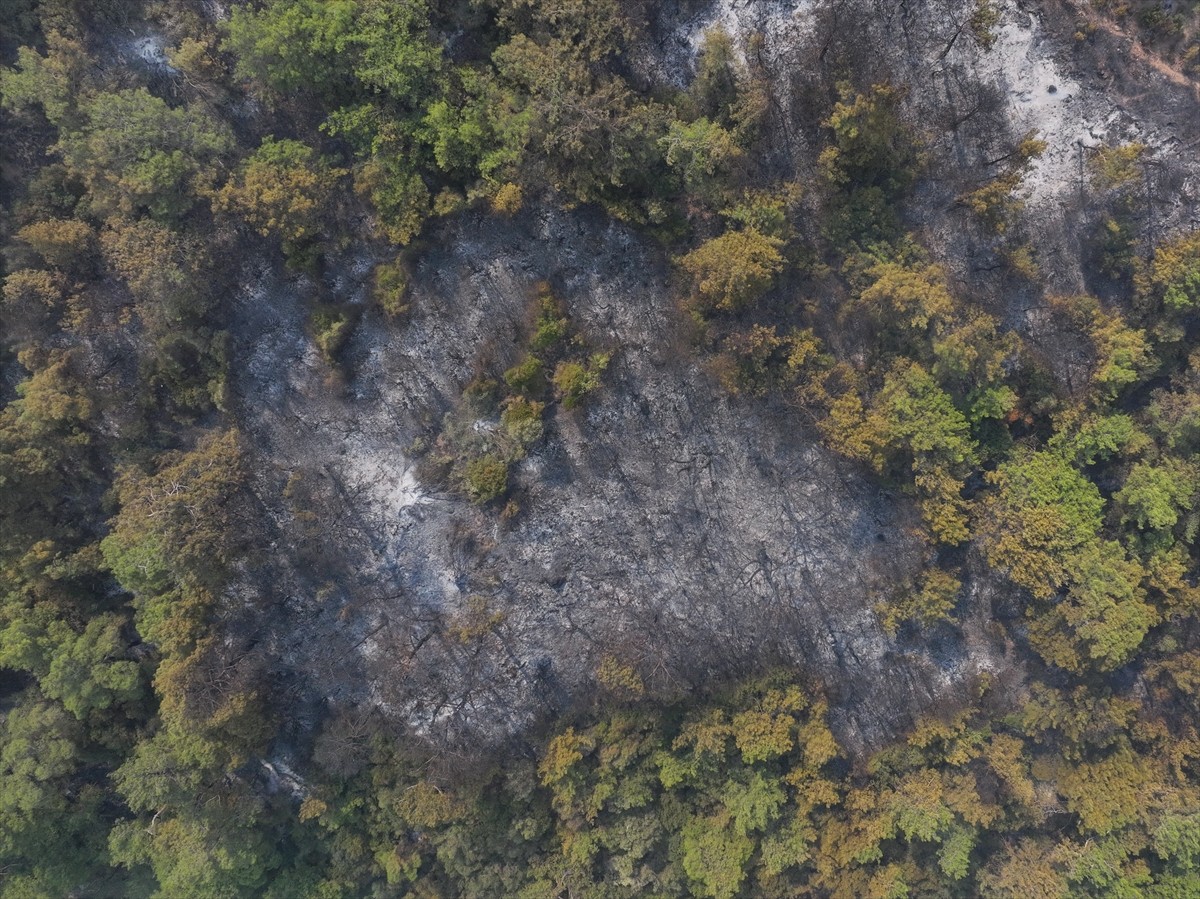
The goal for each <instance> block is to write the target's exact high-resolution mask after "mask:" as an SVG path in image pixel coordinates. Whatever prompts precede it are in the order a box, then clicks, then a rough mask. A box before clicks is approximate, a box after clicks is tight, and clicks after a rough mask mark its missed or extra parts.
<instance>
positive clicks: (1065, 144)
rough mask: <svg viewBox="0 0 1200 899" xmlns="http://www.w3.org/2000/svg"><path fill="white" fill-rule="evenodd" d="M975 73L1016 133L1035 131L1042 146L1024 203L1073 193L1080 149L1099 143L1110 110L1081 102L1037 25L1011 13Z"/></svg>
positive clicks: (1082, 98)
mask: <svg viewBox="0 0 1200 899" xmlns="http://www.w3.org/2000/svg"><path fill="white" fill-rule="evenodd" d="M979 67H980V69H981V74H983V75H984V77H985V78H987V77H990V78H991V79H992V80H994V81H996V82H998V84H999V86H1000V87H1001V89H1002V90H1004V91H1005V93H1006V94H1007V96H1008V102H1009V109H1010V114H1011V117H1012V121H1013V122H1014V124H1015V126H1016V129H1017V130H1022V131H1036V132H1037V134H1038V137H1039V138H1040V139H1041V140H1043V141H1045V142H1046V152H1045V153H1044V154H1042V157H1041V158H1040V159H1038V160H1037V161H1036V163H1035V164H1034V166H1033V169H1032V171H1031V172H1030V173H1029V175H1028V176H1027V177H1026V180H1025V186H1026V190H1027V191H1028V196H1029V198H1030V199H1031V200H1033V201H1035V202H1037V201H1044V200H1050V199H1053V198H1055V197H1057V196H1061V195H1062V194H1064V193H1065V192H1067V191H1069V190H1071V189H1076V190H1078V187H1079V178H1080V163H1081V159H1082V153H1083V149H1082V148H1087V147H1096V146H1099V145H1100V144H1101V143H1102V142H1103V140H1104V135H1105V133H1106V131H1107V129H1108V127H1109V125H1110V124H1111V120H1112V116H1113V115H1114V114H1115V110H1112V109H1111V108H1105V107H1104V105H1103V104H1099V106H1098V104H1097V103H1095V102H1093V100H1092V99H1091V98H1085V95H1084V92H1083V90H1082V88H1081V86H1080V84H1079V82H1078V81H1076V80H1075V79H1074V78H1072V77H1071V76H1070V75H1069V74H1067V73H1066V72H1065V71H1063V69H1062V67H1061V66H1060V65H1059V63H1058V62H1057V61H1056V60H1055V59H1054V57H1053V56H1052V55H1051V52H1050V48H1049V47H1048V46H1047V42H1046V39H1045V36H1044V35H1043V34H1042V31H1041V28H1040V27H1039V25H1038V23H1037V21H1036V19H1034V17H1032V16H1029V15H1026V14H1025V13H1022V12H1020V11H1016V10H1015V9H1014V10H1009V11H1008V12H1007V13H1006V21H1004V23H1003V24H1002V25H1001V26H1000V28H999V29H997V33H996V45H995V46H994V47H993V48H992V49H991V50H990V51H988V52H986V53H984V54H983V56H982V57H981V59H980V63H979Z"/></svg>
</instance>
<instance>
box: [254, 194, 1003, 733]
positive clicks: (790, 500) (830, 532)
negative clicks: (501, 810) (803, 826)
mask: <svg viewBox="0 0 1200 899" xmlns="http://www.w3.org/2000/svg"><path fill="white" fill-rule="evenodd" d="M435 243H436V248H435V249H432V250H430V251H429V252H427V253H426V254H425V255H424V257H423V258H422V260H421V262H420V264H419V266H418V269H417V284H416V287H415V290H414V310H413V311H412V312H411V313H410V315H411V317H410V318H409V319H408V320H407V321H401V322H398V323H392V322H389V321H388V320H386V319H384V318H383V317H381V316H379V315H378V314H377V313H375V312H373V311H369V310H368V311H366V312H365V314H364V316H363V318H362V320H361V322H360V324H359V327H358V329H357V332H356V336H355V337H354V339H353V343H352V345H351V346H350V347H349V348H348V349H347V352H346V356H347V358H346V370H347V371H346V376H345V379H344V381H341V380H338V379H335V378H331V375H330V369H329V367H328V366H327V365H326V364H325V363H324V362H323V361H322V360H321V359H320V358H319V357H318V355H317V354H316V352H315V351H314V350H313V349H312V348H311V345H310V344H309V342H308V340H307V338H306V336H305V334H304V330H303V322H304V313H305V308H306V303H307V302H309V301H310V300H311V299H312V296H313V295H314V294H315V293H317V292H318V289H319V287H318V285H315V284H309V283H306V282H305V281H304V280H300V281H290V282H289V281H287V280H282V279H279V278H277V277H276V276H274V275H272V274H269V273H266V274H263V273H259V274H256V275H254V276H253V277H251V279H250V280H249V282H248V285H247V290H246V291H245V292H244V293H243V295H242V296H241V297H239V299H238V312H239V316H240V317H241V319H242V323H243V324H242V327H240V328H239V329H238V330H239V334H240V337H239V340H238V349H237V351H238V355H239V356H240V357H241V358H242V359H243V360H244V364H242V365H239V366H238V368H239V369H240V371H241V372H242V375H241V381H240V383H239V384H238V385H237V389H236V392H237V394H238V396H239V404H240V410H239V412H240V416H241V418H242V420H243V422H244V429H245V431H246V433H247V435H248V436H249V438H250V440H251V442H252V443H253V446H254V448H255V451H256V453H257V455H258V457H259V460H260V462H259V465H258V466H257V470H258V479H257V492H258V495H259V497H260V498H261V500H262V502H263V504H264V506H265V507H266V509H268V510H269V512H270V516H271V518H272V520H273V521H274V523H275V526H276V527H277V529H278V536H277V538H276V540H275V542H274V544H273V552H272V554H271V558H270V560H269V562H268V564H267V565H266V566H265V567H264V568H263V569H262V570H260V571H255V572H248V573H247V578H248V580H249V581H250V582H251V583H252V584H253V585H254V586H255V588H256V589H258V590H259V591H262V590H269V591H272V592H273V594H274V596H275V597H276V600H275V604H274V608H273V609H272V611H271V613H270V622H269V623H266V624H264V627H265V628H266V629H267V631H268V632H269V640H270V641H271V643H272V646H273V650H274V652H275V653H277V654H278V655H279V656H280V657H281V658H282V659H283V660H284V661H285V662H286V663H287V665H288V667H289V668H290V669H291V670H293V671H294V672H296V675H297V677H298V678H299V679H300V680H301V681H303V682H304V689H306V690H310V691H312V692H313V694H314V695H322V696H331V697H334V698H338V699H342V700H347V701H369V702H376V703H379V704H381V705H382V707H384V708H385V709H388V710H391V711H393V712H395V713H396V714H398V715H401V716H403V717H404V718H406V719H407V720H409V721H410V722H413V723H415V724H416V725H417V726H418V727H422V728H427V729H430V730H432V731H435V732H446V733H450V734H463V733H467V732H469V733H473V734H477V733H479V732H482V733H484V734H487V735H489V736H500V735H503V734H507V733H511V732H515V731H516V730H518V729H519V728H521V727H522V726H524V725H527V724H528V723H529V722H530V721H531V720H533V719H534V718H536V717H537V716H538V715H540V714H542V713H544V712H546V711H550V710H554V709H559V708H562V707H563V706H565V705H566V704H567V703H569V702H571V701H572V700H573V698H574V696H575V695H576V694H577V693H578V691H580V690H581V688H584V687H585V686H587V685H589V684H590V683H591V681H592V678H593V676H594V672H595V671H596V669H597V667H598V666H599V664H600V663H601V661H602V659H603V658H604V657H605V656H606V655H609V654H611V655H614V656H616V657H617V658H619V659H620V660H622V661H623V662H625V663H627V664H633V665H634V666H635V667H636V668H637V669H638V670H639V671H640V672H642V673H643V675H644V676H645V677H646V678H647V680H648V682H649V683H650V685H651V686H652V687H653V688H655V689H662V690H667V691H670V690H676V689H682V688H691V687H697V686H702V685H703V684H704V683H705V682H706V681H707V680H708V679H709V678H712V677H716V676H718V674H723V673H727V672H729V671H736V670H745V669H748V668H752V667H754V666H755V665H758V664H762V663H763V662H765V661H769V660H771V659H772V658H775V659H787V660H790V661H792V662H795V663H797V664H799V665H801V666H803V667H805V668H806V669H808V670H810V671H811V672H812V673H813V674H814V675H815V676H818V677H820V678H821V679H822V680H823V681H824V682H825V683H826V685H827V687H828V689H829V690H830V691H831V693H832V695H833V697H834V699H835V700H836V701H838V703H839V705H838V709H839V713H840V720H841V723H842V727H843V729H844V731H845V732H846V733H847V735H848V736H849V737H850V738H852V739H854V738H857V739H858V740H860V741H872V740H875V739H879V738H880V737H881V736H883V735H884V734H886V733H889V732H891V731H892V730H893V729H894V728H895V727H897V726H899V725H900V724H902V723H903V722H904V721H906V720H908V718H909V717H910V716H912V715H913V714H916V713H918V712H919V711H920V710H921V709H922V707H924V706H926V705H928V704H929V703H931V702H933V701H934V700H935V699H936V698H937V697H938V696H939V695H940V694H941V693H942V692H944V691H945V690H946V688H947V687H948V686H950V685H953V684H956V683H960V682H961V681H963V680H964V679H966V678H968V677H970V676H972V675H974V674H975V673H976V672H978V671H979V670H980V669H981V668H987V667H991V666H993V665H994V664H995V659H994V658H993V656H994V654H995V650H994V648H992V647H990V646H985V645H984V643H983V641H981V640H976V641H975V643H976V644H977V645H975V647H974V650H973V651H968V649H967V646H966V642H965V640H964V638H962V637H960V636H954V635H949V634H948V635H947V639H946V640H945V641H943V645H940V646H939V647H938V651H937V652H936V653H935V652H932V651H930V650H927V649H925V650H921V649H915V648H913V647H901V646H899V645H897V644H896V643H895V642H894V641H893V640H890V639H889V638H887V637H886V636H885V635H884V634H883V633H882V631H881V629H880V627H879V625H878V623H877V622H876V620H875V616H874V613H873V612H872V605H873V603H874V602H875V601H877V600H878V599H879V598H881V596H882V594H881V593H880V592H879V591H880V590H882V589H883V588H884V586H885V585H886V584H895V583H897V582H898V581H900V580H902V579H903V578H904V576H905V575H906V574H908V573H911V572H912V571H914V570H915V568H916V566H917V564H918V563H919V561H920V560H919V557H918V553H919V549H918V547H917V546H916V545H914V544H912V543H911V542H910V541H908V540H907V539H906V538H905V536H904V534H905V522H904V521H903V520H902V519H900V518H898V516H897V512H896V510H897V509H902V508H903V506H902V505H900V504H898V503H896V502H895V501H894V498H889V497H888V496H886V495H884V494H882V493H881V492H880V491H879V490H878V489H877V488H876V487H875V486H873V485H871V484H870V483H868V482H867V481H866V480H865V479H864V478H863V477H861V476H859V475H857V474H854V473H852V472H849V471H848V470H847V468H846V466H844V465H842V464H840V463H839V462H837V461H836V460H835V459H834V458H832V457H831V455H830V454H829V453H828V452H827V451H825V450H824V449H823V448H821V447H820V445H819V444H818V443H817V441H816V438H815V436H814V435H813V434H812V433H810V432H808V431H807V430H806V429H805V426H804V422H803V420H802V418H801V417H800V415H799V414H798V413H796V412H795V411H792V410H788V409H782V408H766V407H763V406H761V405H759V404H756V403H753V402H745V403H742V402H732V401H731V400H730V399H729V398H727V397H726V396H725V395H724V393H723V391H722V390H721V388H720V387H719V385H718V384H717V383H716V382H715V381H714V379H713V378H712V377H711V376H710V375H709V374H708V373H707V372H705V371H703V370H701V369H700V368H698V367H697V364H696V362H695V360H694V359H693V358H692V354H691V353H690V352H689V350H688V348H687V346H686V345H683V344H681V341H680V340H679V337H678V334H679V332H680V331H681V329H682V328H683V324H684V322H683V319H682V317H681V315H680V313H679V312H678V311H677V310H676V308H675V305H674V302H673V300H672V298H671V295H670V291H669V289H668V284H667V280H666V274H667V273H666V271H665V269H664V263H663V261H662V259H661V258H659V256H658V255H657V254H656V252H654V251H653V250H652V249H651V248H650V247H649V246H648V245H647V244H646V243H644V242H643V241H642V240H641V239H639V238H638V237H636V236H635V235H634V234H633V233H631V232H630V231H628V230H627V229H625V228H623V227H619V226H617V225H614V224H611V223H609V222H606V221H604V220H603V219H602V218H601V217H600V216H599V215H595V214H587V213H573V214H568V213H557V212H542V213H531V214H528V215H526V216H524V217H523V218H521V219H520V220H518V221H517V222H515V223H502V222H497V221H495V220H493V219H486V218H475V217H472V218H467V219H464V220H461V221H458V222H455V223H453V224H451V225H449V226H447V227H446V228H444V229H443V231H442V232H441V233H440V234H438V235H437V236H436V238H435ZM360 271H365V266H364V267H363V269H362V270H360ZM540 279H547V280H549V281H550V282H551V284H552V285H553V286H554V287H555V289H556V292H557V293H558V295H559V296H560V297H561V298H562V299H563V300H564V301H565V303H566V305H567V308H568V311H569V314H570V316H571V317H572V320H573V323H574V324H575V326H576V327H577V328H579V329H580V330H581V332H582V333H583V334H584V335H585V336H586V337H587V339H588V341H589V342H590V343H591V344H592V345H593V346H596V347H604V348H608V349H611V350H612V351H614V358H613V363H612V364H611V366H610V368H609V370H608V371H607V372H606V373H605V383H604V387H603V389H602V390H601V391H600V392H599V393H598V394H597V395H596V396H595V397H594V398H593V399H592V400H591V401H590V402H589V403H588V404H587V405H586V406H585V407H584V408H581V409H577V410H574V411H567V410H565V409H562V408H557V409H555V410H554V411H553V412H552V414H551V415H550V417H549V420H548V428H547V436H546V437H545V438H544V439H543V441H542V442H541V443H540V444H538V445H537V446H536V447H535V448H534V450H533V451H532V452H531V454H530V455H529V457H528V458H527V459H526V460H525V461H524V462H523V463H522V464H521V466H520V467H519V468H518V470H517V477H516V480H517V491H516V495H517V497H518V500H519V502H520V505H521V511H520V513H519V514H518V515H517V516H516V517H515V518H514V519H512V520H510V521H504V520H502V519H501V518H500V517H499V516H498V515H497V513H496V511H494V510H480V509H478V508H476V507H475V506H473V505H472V504H471V503H470V502H469V501H467V500H466V499H465V498H463V497H461V496H459V495H457V494H452V493H448V492H440V491H438V490H436V489H432V488H430V487H425V486H422V485H421V484H420V483H419V482H418V481H417V479H416V477H415V464H416V462H415V459H414V458H413V454H412V453H411V447H412V446H413V444H414V441H416V440H418V439H421V438H423V439H429V437H430V435H431V434H432V433H433V431H434V430H436V424H437V422H438V421H439V419H440V417H441V415H442V414H443V413H444V412H445V411H447V410H448V409H449V408H451V406H452V405H453V404H454V403H455V402H456V400H457V397H458V396H459V394H460V392H461V390H462V387H463V385H464V384H465V383H467V382H468V381H469V380H470V379H471V378H472V377H473V376H475V375H477V374H480V373H488V372H490V373H492V374H497V373H498V372H499V371H502V370H503V368H504V367H506V366H507V365H510V364H512V362H514V361H515V360H516V356H517V354H518V352H519V351H520V349H521V347H522V345H523V337H524V335H525V332H526V329H527V326H528V310H529V305H530V299H531V296H532V285H533V283H534V282H536V281H537V280H540ZM337 287H340V288H341V289H342V290H344V291H347V292H349V293H350V294H351V296H350V297H348V298H349V299H351V301H353V294H354V292H355V291H361V289H362V288H361V285H357V284H356V283H355V282H354V279H353V278H348V279H346V280H345V282H344V283H342V284H340V285H337V286H335V287H334V288H333V289H334V290H335V292H336V290H337ZM480 426H481V427H482V426H486V423H480ZM280 613H285V614H280ZM977 623H978V622H977ZM477 625H482V626H478V627H476V626H477ZM298 686H299V684H298Z"/></svg>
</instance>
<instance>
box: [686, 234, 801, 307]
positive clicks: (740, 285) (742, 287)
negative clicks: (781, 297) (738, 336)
mask: <svg viewBox="0 0 1200 899" xmlns="http://www.w3.org/2000/svg"><path fill="white" fill-rule="evenodd" d="M679 264H680V266H681V267H682V268H683V270H684V271H685V272H686V273H687V274H688V276H689V277H690V279H691V282H692V287H693V293H692V297H691V303H692V305H693V307H694V308H695V309H696V310H697V311H699V312H701V313H711V312H715V311H718V310H719V311H725V312H731V311H736V310H738V309H741V308H742V307H744V306H747V305H749V304H750V303H752V302H754V301H755V300H757V299H758V298H759V297H760V296H762V295H763V294H764V293H766V291H767V290H769V289H770V287H771V285H772V284H773V283H774V282H775V278H776V277H777V276H778V275H779V273H780V272H782V271H783V256H782V254H781V253H780V252H779V241H778V240H776V239H773V238H770V237H767V236H766V235H764V234H761V233H760V232H758V231H755V230H754V229H753V228H747V229H746V230H744V231H726V232H725V233H724V234H722V235H721V236H720V237H714V238H713V239H712V240H709V241H707V242H705V243H703V244H701V245H700V246H699V247H697V248H696V249H694V250H692V251H691V252H690V253H688V254H687V255H685V256H683V257H681V258H680V260H679Z"/></svg>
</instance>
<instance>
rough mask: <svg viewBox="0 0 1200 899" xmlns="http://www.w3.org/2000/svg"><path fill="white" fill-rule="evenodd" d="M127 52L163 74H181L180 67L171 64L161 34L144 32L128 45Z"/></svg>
mask: <svg viewBox="0 0 1200 899" xmlns="http://www.w3.org/2000/svg"><path fill="white" fill-rule="evenodd" d="M125 52H126V54H127V55H128V56H131V57H133V58H134V59H136V60H138V61H140V62H142V63H143V64H145V65H147V66H149V67H150V68H152V69H155V70H156V71H158V72H160V73H162V74H166V75H178V74H179V69H177V68H175V67H174V66H173V65H171V60H170V59H168V58H167V50H166V46H165V44H164V42H163V37H162V35H160V34H144V35H142V36H141V37H135V38H134V39H133V40H131V41H129V43H128V44H127V45H126V48H125Z"/></svg>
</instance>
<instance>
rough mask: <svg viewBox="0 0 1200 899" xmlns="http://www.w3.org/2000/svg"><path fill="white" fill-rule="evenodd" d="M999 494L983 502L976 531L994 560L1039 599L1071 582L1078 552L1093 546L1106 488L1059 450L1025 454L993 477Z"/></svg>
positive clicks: (985, 551) (1098, 530)
mask: <svg viewBox="0 0 1200 899" xmlns="http://www.w3.org/2000/svg"><path fill="white" fill-rule="evenodd" d="M987 479H988V482H989V484H991V485H992V487H993V488H995V492H994V493H992V494H991V495H990V496H988V497H987V498H986V499H985V500H984V501H983V503H982V504H981V505H980V508H979V513H978V515H977V516H976V519H975V534H976V536H977V537H978V538H979V540H980V543H981V545H982V547H983V551H984V554H985V556H986V557H987V560H988V562H989V563H990V564H992V565H994V566H996V567H998V568H1001V569H1003V570H1004V571H1005V572H1006V573H1007V574H1008V577H1009V578H1011V579H1012V580H1013V582H1015V583H1017V584H1019V585H1020V586H1022V587H1025V588H1026V589H1027V590H1029V591H1030V592H1032V593H1033V594H1034V596H1037V597H1039V598H1047V597H1049V596H1051V595H1052V594H1053V593H1054V591H1055V590H1056V589H1057V588H1058V587H1059V586H1061V585H1062V584H1063V583H1064V582H1065V581H1066V580H1067V572H1068V562H1069V559H1070V557H1071V556H1072V554H1074V553H1076V552H1078V551H1080V550H1083V549H1086V548H1089V547H1093V546H1095V544H1096V541H1097V539H1098V534H1099V532H1100V526H1101V512H1102V510H1103V508H1104V500H1103V499H1102V498H1101V496H1100V491H1099V490H1097V489H1096V486H1095V485H1094V484H1093V483H1092V482H1091V481H1089V480H1088V479H1087V478H1086V477H1084V476H1083V475H1082V474H1080V473H1079V472H1078V471H1076V470H1075V468H1074V467H1072V466H1071V465H1070V464H1069V463H1068V462H1067V461H1066V460H1064V459H1063V458H1062V457H1061V456H1059V455H1057V454H1056V453H1053V452H1046V451H1043V452H1037V453H1025V454H1021V455H1018V456H1016V457H1015V458H1013V459H1012V460H1010V461H1008V462H1005V463H1004V464H1002V465H1001V466H1000V467H999V468H997V469H996V470H995V471H994V472H992V473H990V474H989V475H988V476H987Z"/></svg>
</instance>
